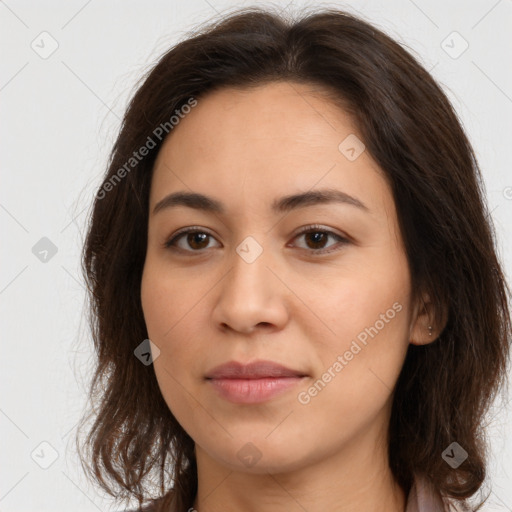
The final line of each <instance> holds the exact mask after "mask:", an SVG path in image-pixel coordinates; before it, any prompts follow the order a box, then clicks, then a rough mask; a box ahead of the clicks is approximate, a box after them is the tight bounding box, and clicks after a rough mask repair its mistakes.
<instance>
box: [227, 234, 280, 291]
mask: <svg viewBox="0 0 512 512" xmlns="http://www.w3.org/2000/svg"><path fill="white" fill-rule="evenodd" d="M258 238H259V241H258V240H257V239H256V237H254V236H247V237H246V238H244V239H243V240H242V242H240V243H239V244H238V245H237V246H236V247H235V249H234V253H233V254H232V255H231V258H230V265H231V268H232V270H231V272H230V274H231V277H230V278H228V281H229V282H230V284H233V289H234V291H235V292H237V294H238V293H242V295H243V291H244V289H245V290H246V292H247V293H251V294H252V295H254V294H261V293H262V292H264V288H265V287H266V286H267V285H268V284H269V279H268V278H269V274H270V271H269V270H268V268H267V265H268V264H269V263H270V262H269V258H270V257H271V254H270V250H269V249H268V247H267V248H265V249H264V247H263V240H262V239H263V236H259V237H258Z"/></svg>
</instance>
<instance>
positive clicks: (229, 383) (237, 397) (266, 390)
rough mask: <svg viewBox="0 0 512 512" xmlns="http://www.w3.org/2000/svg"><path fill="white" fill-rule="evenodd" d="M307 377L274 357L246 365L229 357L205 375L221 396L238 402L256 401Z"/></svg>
mask: <svg viewBox="0 0 512 512" xmlns="http://www.w3.org/2000/svg"><path fill="white" fill-rule="evenodd" d="M306 377H308V375H307V374H305V373H304V372H302V371H299V370H294V369H291V368H287V367H285V366H283V365H280V364H278V363H275V362H273V361H255V362H253V363H249V364H246V365H244V364H242V363H239V362H237V361H230V362H229V363H225V364H222V365H220V366H216V367H215V368H213V370H211V371H210V372H209V373H208V374H207V375H206V377H205V379H206V381H207V382H208V383H209V384H210V385H211V386H212V387H213V389H214V390H215V391H216V392H217V393H218V394H219V395H220V396H221V397H222V398H224V399H226V400H228V401H230V402H232V403H237V404H255V403H262V402H266V401H268V400H270V399H272V398H274V397H276V396H278V395H281V394H283V393H285V392H286V391H289V390H290V389H291V388H293V387H295V386H297V385H298V384H299V383H300V382H301V381H302V380H303V379H304V378H306Z"/></svg>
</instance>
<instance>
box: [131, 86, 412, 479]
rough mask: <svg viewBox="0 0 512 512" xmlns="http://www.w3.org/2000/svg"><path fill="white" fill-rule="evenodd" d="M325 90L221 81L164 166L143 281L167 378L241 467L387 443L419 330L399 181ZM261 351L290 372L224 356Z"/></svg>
mask: <svg viewBox="0 0 512 512" xmlns="http://www.w3.org/2000/svg"><path fill="white" fill-rule="evenodd" d="M310 91H311V88H308V87H307V86H305V85H299V84H295V83H293V84H292V83H288V82H281V83H272V84H270V85H265V86H261V87H259V88H257V89H253V90H251V91H245V92H241V91H235V90H231V89H230V90H227V89H225V90H219V91H216V92H214V93H211V94H210V95H209V96H207V97H205V98H204V99H200V100H199V101H198V104H197V106H195V107H194V108H193V109H191V111H190V113H189V114H187V115H186V116H183V118H182V119H181V120H180V121H179V124H178V125H177V126H175V127H174V129H173V130H172V133H171V135H170V136H169V137H168V138H167V139H166V141H165V143H164V144H163V146H162V148H161V150H160V153H159V155H158V158H157V161H156V164H155V168H154V175H153V180H152V186H151V193H150V219H149V226H148V229H149V233H148V245H147V256H146V261H145V266H144V272H143V277H142V297H141V298H142V306H143V310H144V317H145V321H146V325H147V330H148V335H149V338H150V339H151V341H152V342H153V343H154V344H155V345H156V346H157V347H158V348H159V350H160V353H159V355H158V356H157V357H155V360H154V369H155V373H156V377H157V380H158V383H159V386H160V389H161V392H162V395H163V397H164V399H165V401H166V402H167V404H168V406H169V408H170V410H171V411H172V413H173V414H174V416H175V417H176V419H177V420H178V421H179V423H180V424H181V425H182V427H183V428H184V429H185V430H186V431H187V432H188V434H189V435H190V436H191V437H192V438H193V439H194V441H195V443H196V450H197V453H198V457H199V454H200V456H201V457H204V458H207V459H209V460H210V461H214V462H216V463H218V464H222V465H224V466H226V467H228V468H230V469H238V470H241V471H246V472H266V471H276V470H280V471H288V470H294V469H297V468H300V467H304V466H307V465H310V464H313V463H315V461H319V460H325V458H326V457H327V456H332V455H333V454H335V453H342V451H343V452H345V453H353V454H355V453H357V452H354V450H358V451H359V452H360V453H362V451H365V452H367V453H368V454H372V453H374V450H375V446H376V445H377V446H380V447H381V448H382V446H383V445H384V444H385V437H383V436H385V432H386V428H387V424H388V421H389V412H390V405H391V394H392V389H393V386H394V384H395V382H396V380H397V378H398V375H399V372H400V369H401V367H402V364H403V361H404V357H405V353H406V350H407V347H408V343H409V340H410V339H411V337H413V336H415V335H416V336H417V337H421V336H422V334H421V335H420V334H418V332H419V331H417V327H416V326H415V322H414V315H413V311H412V308H411V304H410V294H411V289H410V275H409V269H408V264H407V259H406V255H405V253H404V247H403V244H402V240H401V237H400V233H399V228H398V223H397V216H396V211H395V206H394V202H393V198H392V195H391V191H390V189H389V186H388V185H387V183H386V181H385V179H384V178H383V174H382V171H380V170H379V169H378V167H377V165H376V163H375V162H374V161H373V160H372V159H371V157H370V156H369V154H368V152H367V151H365V150H364V147H362V146H360V144H361V142H360V141H358V139H357V138H356V137H357V131H356V128H355V126H354V124H352V121H351V119H350V118H349V117H348V116H347V114H345V113H344V112H343V111H341V110H339V108H337V107H335V106H334V105H332V104H331V103H330V102H329V101H328V100H326V99H322V98H321V97H319V96H318V95H314V94H312V93H311V92H310ZM347 137H348V139H347ZM340 144H341V145H340ZM178 192H179V193H181V194H183V196H181V199H180V198H179V197H178V198H177V199H176V198H175V200H174V201H173V200H171V199H169V195H170V194H176V193H178ZM185 194H198V195H199V194H200V195H201V196H206V197H207V198H208V199H206V198H205V199H201V200H199V199H198V198H197V197H196V198H195V199H193V198H192V199H188V200H187V199H186V198H185V196H184V195H185ZM336 194H337V195H336ZM292 196H297V197H295V198H294V197H292ZM165 198H167V200H166V201H164V202H163V203H161V201H163V200H164V199H165ZM156 205H159V207H158V208H157V210H158V211H156V212H155V211H154V210H155V206H156ZM312 226H315V227H312ZM184 228H187V229H189V228H193V229H194V230H196V231H197V233H195V234H188V235H187V234H184V235H182V236H179V237H178V238H176V234H177V233H178V231H180V230H183V229H184ZM173 239H174V240H173ZM168 241H172V243H171V245H169V246H168V247H166V246H165V244H166V242H168ZM154 355H155V356H156V355H157V354H156V352H155V354H154ZM261 361H266V362H271V363H275V364H277V365H281V366H283V367H285V368H287V369H288V370H289V371H284V370H283V369H282V368H277V369H276V368H275V367H273V366H272V365H271V364H270V365H265V364H263V365H261V366H255V367H252V373H245V374H243V375H240V373H236V371H235V370H236V369H237V368H236V367H232V368H231V369H230V368H227V369H224V371H222V369H221V371H218V372H215V371H214V369H216V367H218V366H219V365H222V364H224V363H233V362H235V363H239V364H240V365H241V366H242V369H240V367H238V371H239V372H240V371H243V366H244V365H247V364H249V363H253V362H261ZM233 368H235V370H233Z"/></svg>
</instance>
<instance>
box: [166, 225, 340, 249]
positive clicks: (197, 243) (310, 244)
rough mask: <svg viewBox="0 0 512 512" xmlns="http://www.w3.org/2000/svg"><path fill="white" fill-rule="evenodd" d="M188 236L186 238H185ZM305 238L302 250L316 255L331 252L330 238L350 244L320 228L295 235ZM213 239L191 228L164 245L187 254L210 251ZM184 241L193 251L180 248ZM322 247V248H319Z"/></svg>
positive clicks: (309, 229) (311, 228)
mask: <svg viewBox="0 0 512 512" xmlns="http://www.w3.org/2000/svg"><path fill="white" fill-rule="evenodd" d="M185 235H186V238H184V237H185ZM302 236H304V237H305V242H306V247H301V249H311V252H313V253H315V254H320V253H327V252H331V251H332V250H333V249H331V247H332V245H336V244H331V245H330V246H327V248H326V245H325V244H326V242H327V240H328V239H329V238H333V239H336V240H338V243H339V244H341V245H345V244H347V243H348V240H347V239H346V238H344V237H342V236H341V235H338V234H336V233H334V232H333V231H329V230H326V229H321V228H318V227H311V226H310V227H308V228H306V229H305V230H303V231H302V232H300V233H298V234H297V235H295V237H294V239H296V238H299V237H302ZM209 238H213V235H211V234H210V233H208V232H206V231H202V230H199V229H194V228H190V229H187V230H184V231H181V232H180V233H178V234H177V235H175V236H173V237H172V238H171V239H170V240H168V241H167V242H165V243H164V247H166V248H178V249H180V250H182V251H187V252H201V251H202V250H204V249H208V248H209V247H208V245H209V244H208V239H209ZM182 239H184V240H185V241H186V243H187V244H188V246H189V247H190V248H191V249H192V250H190V249H187V248H186V247H183V246H180V245H179V242H181V241H182ZM319 246H320V247H319Z"/></svg>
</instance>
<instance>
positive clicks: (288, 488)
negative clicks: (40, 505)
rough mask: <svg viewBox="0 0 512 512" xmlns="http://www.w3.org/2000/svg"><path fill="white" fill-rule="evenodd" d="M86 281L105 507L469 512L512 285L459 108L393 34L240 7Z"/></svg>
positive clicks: (187, 77)
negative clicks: (124, 503)
mask: <svg viewBox="0 0 512 512" xmlns="http://www.w3.org/2000/svg"><path fill="white" fill-rule="evenodd" d="M83 264H84V272H85V276H86V279H87V280H88V283H89V289H90V292H91V307H92V313H93V316H92V327H93V334H94V342H95V346H96V350H97V355H98V364H97V368H96V373H95V376H94V380H93V382H92V387H91V395H92V396H93V395H95V394H96V393H99V394H100V396H99V398H98V401H99V409H98V411H97V412H96V417H95V422H94V425H93V426H92V427H91V429H90V431H89V432H88V436H87V438H86V443H85V446H84V447H85V448H86V449H87V454H84V455H83V462H84V466H85V469H86V470H87V471H88V472H89V473H90V474H91V476H92V477H93V478H95V479H96V480H97V481H98V482H99V483H100V484H101V485H102V487H103V488H104V489H105V490H107V491H108V492H109V493H110V494H112V495H113V496H117V497H119V498H125V499H129V498H131V497H135V498H137V500H138V503H139V506H140V507H141V506H143V505H148V507H149V508H143V510H154V511H157V510H158V511H186V510H190V511H191V510H197V511H199V512H205V511H216V510H235V509H236V510H248V511H259V510H265V511H274V510H276V511H277V510H279V511H280V510H308V511H309V512H313V511H317V510H337V511H353V510H379V511H407V512H412V511H421V512H426V511H433V510H436V511H437V510H453V509H458V510H464V509H469V504H468V503H469V502H467V501H466V499H467V498H470V497H472V496H474V495H475V493H476V492H477V491H478V489H479V488H480V487H481V484H482V482H483V480H484V477H485V474H486V473H485V469H486V459H485V446H484V445H483V444H482V442H481V435H482V419H483V415H484V414H485V412H486V411H487V409H488V407H489V404H490V403H491V400H492V399H493V397H494V396H495V394H496V392H497V391H498V389H499V387H500V385H501V384H502V383H503V380H504V376H505V374H506V373H505V372H506V365H507V362H508V355H509V344H510V317H509V312H508V311H509V310H508V303H507V302H508V295H507V294H508V288H507V285H506V283H505V280H504V277H503V272H502V269H501V265H500V262H499V261H498V259H497V257H496V251H495V241H494V232H493V228H492V224H491V223H490V218H489V213H488V210H487V207H486V205H485V203H484V201H483V191H482V181H481V176H480V171H479V168H478V165H477V161H476V158H475V155H474V153H473V150H472V148H471V146H470V143H469V142H468V139H467V137H466V135H465V133H464V131H463V129H462V127H461V125H460V124H459V122H458V120H457V116H456V114H455V112H454V111H453V109H452V107H451V105H450V103H449V101H448V100H447V98H446V96H445V94H444V93H443V92H442V90H441V89H440V87H439V86H438V85H437V84H436V83H435V81H434V80H433V79H432V77H431V76H430V75H429V74H428V73H427V72H426V71H425V70H424V69H423V68H422V67H421V65H420V64H419V63H418V62H417V61H416V60H415V59H414V58H413V57H412V56H411V55H410V54H409V53H408V52H406V51H405V50H404V49H403V48H402V47H401V46H400V45H398V44H397V43H396V42H394V41H393V40H391V39H390V38H389V37H388V36H386V35H385V34H384V33H382V32H381V31H379V30H377V29H376V28H375V27H373V26H371V25H369V24H368V23H366V22H364V21H362V20H360V19H357V18H356V17H353V16H351V15H349V14H346V13H343V12H341V11H337V10H333V9H329V10H324V11H322V12H316V13H313V14H310V15H308V16H304V17H303V18H302V19H300V20H296V21H293V22H292V21H289V20H285V19H284V18H281V17H280V16H278V15H277V14H275V13H272V12H270V11H268V10H263V9H258V8H248V9H244V10H242V11H240V12H237V13H234V14H233V15H231V16H230V17H228V18H227V19H225V20H224V21H219V22H216V23H212V24H211V25H209V26H208V27H206V28H204V29H202V30H201V31H198V32H197V33H196V34H194V35H192V36H191V37H189V38H188V39H187V40H185V41H183V42H181V43H180V44H178V45H176V46H175V47H174V48H172V49H171V50H169V51H168V52H167V53H166V54H165V55H164V56H163V57H162V58H161V59H160V60H159V62H158V63H157V65H156V66H155V67H154V68H153V69H152V70H151V72H150V73H149V74H148V75H147V76H146V77H145V81H144V83H143V84H142V85H141V86H140V88H139V89H138V90H137V92H136V94H135V95H134V97H133V99H132V101H131V103H130V105H129V108H128V111H127V113H126V115H125V118H124V122H123V126H122V129H121V131H120V134H119V137H118V139H117V141H116V144H115V146H114V149H113V152H112V158H111V162H110V165H109V169H108V172H107V174H106V176H105V178H104V181H103V183H102V185H101V187H100V189H99V190H98V193H97V195H96V200H95V203H94V210H93V212H92V217H91V220H90V226H89V231H88V236H87V240H86V243H85V247H84V259H83ZM155 478H157V481H158V484H159V486H158V488H157V489H156V494H157V495H158V496H160V499H155V500H150V498H152V497H154V496H153V492H152V491H151V489H152V488H151V487H150V485H151V483H152V482H154V481H155ZM150 494H151V495H150Z"/></svg>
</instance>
